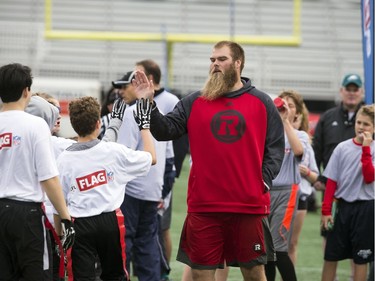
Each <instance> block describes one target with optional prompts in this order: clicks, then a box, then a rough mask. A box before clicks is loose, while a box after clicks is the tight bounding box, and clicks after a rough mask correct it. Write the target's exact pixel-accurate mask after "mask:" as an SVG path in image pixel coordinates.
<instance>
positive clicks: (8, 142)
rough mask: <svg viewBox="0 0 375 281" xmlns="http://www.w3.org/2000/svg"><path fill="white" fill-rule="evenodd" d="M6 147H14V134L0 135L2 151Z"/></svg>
mask: <svg viewBox="0 0 375 281" xmlns="http://www.w3.org/2000/svg"><path fill="white" fill-rule="evenodd" d="M6 147H12V133H5V134H1V135H0V150H1V149H3V148H6Z"/></svg>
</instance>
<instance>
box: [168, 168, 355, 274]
mask: <svg viewBox="0 0 375 281" xmlns="http://www.w3.org/2000/svg"><path fill="white" fill-rule="evenodd" d="M188 169H189V163H188V162H187V161H185V163H184V166H183V171H182V173H181V175H180V177H179V179H177V181H176V183H175V186H174V188H173V190H174V191H173V192H174V194H173V213H172V227H171V235H172V240H173V253H172V260H171V268H172V272H171V275H170V277H171V278H172V279H173V280H174V281H177V280H180V279H181V275H182V270H183V264H182V263H180V262H177V261H176V250H177V247H178V241H179V238H180V231H181V228H182V223H183V221H184V218H185V215H186V189H187V178H188V173H189V171H188ZM318 196H320V194H318ZM319 198H320V197H319ZM319 211H320V210H318V211H317V213H308V214H307V216H306V220H305V223H304V226H303V229H302V234H301V237H300V243H299V249H298V261H297V278H298V280H299V281H319V280H320V278H321V271H322V265H323V253H322V238H321V236H320V231H319V221H320V212H319ZM349 268H350V264H349V262H348V261H343V262H340V263H339V267H338V276H339V280H340V281H348V280H349V272H350V269H349ZM228 280H229V281H239V280H242V277H241V273H240V271H239V269H237V268H231V271H230V273H229V278H228ZM277 280H280V278H277Z"/></svg>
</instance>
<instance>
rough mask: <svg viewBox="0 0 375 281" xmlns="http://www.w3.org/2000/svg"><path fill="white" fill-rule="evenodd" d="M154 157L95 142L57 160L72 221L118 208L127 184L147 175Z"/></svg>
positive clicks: (125, 148) (81, 145)
mask: <svg viewBox="0 0 375 281" xmlns="http://www.w3.org/2000/svg"><path fill="white" fill-rule="evenodd" d="M85 145H86V147H85ZM151 161H152V158H151V154H150V153H149V152H145V151H135V150H132V149H129V148H127V147H125V146H123V145H121V144H118V143H113V142H104V141H100V142H98V141H97V140H94V141H92V142H89V143H77V144H73V145H72V146H71V147H70V148H69V149H68V150H65V151H64V152H62V153H61V155H60V156H59V158H58V159H57V165H58V168H59V171H60V180H61V183H62V185H63V192H64V196H65V199H66V201H67V206H68V209H69V213H70V214H71V216H72V217H76V218H78V217H89V216H95V215H99V214H101V213H103V212H111V211H114V210H115V209H117V208H119V207H120V206H121V204H122V202H123V200H124V195H125V186H126V184H127V183H128V182H129V181H131V180H133V179H135V178H136V177H140V176H145V175H147V174H148V172H149V170H150V167H151Z"/></svg>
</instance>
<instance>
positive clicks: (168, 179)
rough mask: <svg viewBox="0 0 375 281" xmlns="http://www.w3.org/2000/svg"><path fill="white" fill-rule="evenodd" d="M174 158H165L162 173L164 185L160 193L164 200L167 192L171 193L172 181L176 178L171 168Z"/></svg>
mask: <svg viewBox="0 0 375 281" xmlns="http://www.w3.org/2000/svg"><path fill="white" fill-rule="evenodd" d="M173 166H174V158H173V157H171V158H167V159H166V161H165V171H164V184H163V189H162V192H161V197H162V198H163V199H164V198H165V197H167V195H168V194H169V192H171V190H172V188H173V184H174V179H175V177H176V171H175V169H174V168H173Z"/></svg>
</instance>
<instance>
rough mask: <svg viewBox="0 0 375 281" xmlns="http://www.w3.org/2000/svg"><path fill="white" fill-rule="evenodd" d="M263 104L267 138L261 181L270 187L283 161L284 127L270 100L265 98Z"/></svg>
mask: <svg viewBox="0 0 375 281" xmlns="http://www.w3.org/2000/svg"><path fill="white" fill-rule="evenodd" d="M265 104H266V107H267V136H266V144H265V147H264V156H263V167H262V172H263V180H264V181H265V182H266V184H267V185H268V187H272V180H273V179H275V178H276V176H277V175H278V173H279V171H280V168H281V165H282V163H283V159H284V150H285V140H284V126H283V122H282V120H281V117H280V115H279V112H278V111H277V109H276V107H275V106H274V104H273V101H272V99H268V98H267V99H266V100H265Z"/></svg>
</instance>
